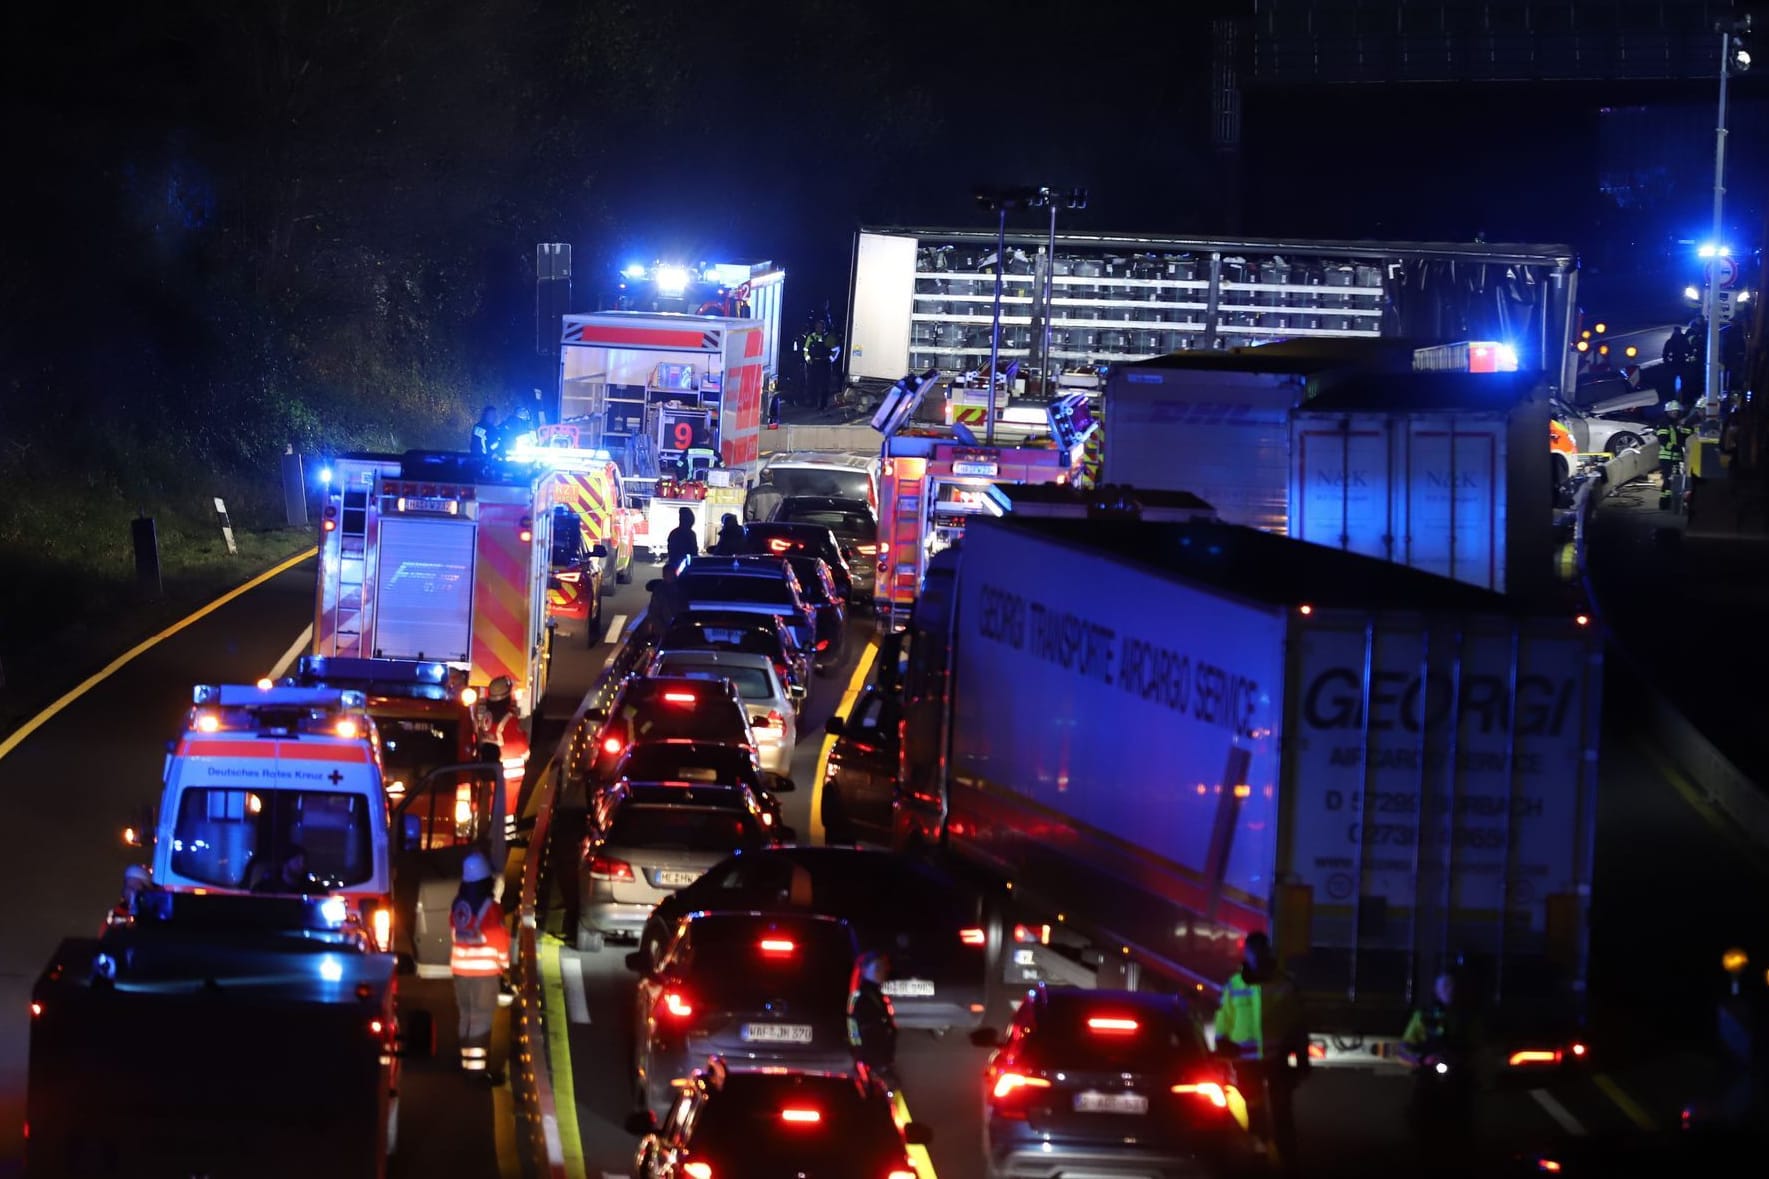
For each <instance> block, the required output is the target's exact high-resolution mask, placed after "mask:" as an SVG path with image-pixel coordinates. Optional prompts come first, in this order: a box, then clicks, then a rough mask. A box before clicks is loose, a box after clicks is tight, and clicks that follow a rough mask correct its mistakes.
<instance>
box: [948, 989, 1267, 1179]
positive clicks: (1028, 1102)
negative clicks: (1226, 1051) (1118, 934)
mask: <svg viewBox="0 0 1769 1179" xmlns="http://www.w3.org/2000/svg"><path fill="white" fill-rule="evenodd" d="M971 1039H972V1041H973V1042H975V1043H978V1044H984V1045H991V1046H994V1045H999V1046H998V1047H997V1050H996V1052H995V1053H994V1055H992V1056H991V1057H990V1058H989V1064H988V1066H987V1068H985V1070H984V1072H983V1158H984V1163H985V1166H986V1167H987V1169H988V1172H989V1174H991V1175H999V1176H1004V1177H1011V1176H1023V1177H1028V1179H1030V1177H1034V1176H1035V1177H1037V1179H1047V1177H1048V1176H1051V1175H1071V1174H1087V1175H1116V1174H1124V1175H1146V1176H1158V1177H1159V1179H1180V1177H1181V1176H1184V1177H1185V1179H1193V1177H1195V1176H1200V1175H1204V1176H1210V1175H1223V1174H1229V1173H1233V1172H1234V1170H1235V1169H1236V1168H1239V1167H1242V1166H1245V1165H1246V1164H1247V1162H1248V1161H1249V1159H1250V1158H1251V1154H1250V1151H1251V1147H1252V1140H1251V1138H1250V1137H1249V1136H1248V1134H1247V1131H1246V1127H1245V1124H1244V1119H1245V1116H1246V1109H1245V1105H1244V1103H1243V1102H1242V1101H1241V1098H1240V1094H1239V1093H1237V1092H1235V1090H1234V1087H1233V1085H1232V1083H1231V1081H1230V1080H1229V1077H1228V1074H1227V1072H1226V1071H1225V1069H1224V1066H1223V1065H1222V1063H1221V1062H1220V1061H1218V1060H1217V1059H1215V1058H1214V1057H1212V1056H1211V1055H1210V1050H1209V1048H1208V1047H1207V1045H1206V1044H1205V1042H1204V1033H1203V1030H1202V1029H1201V1028H1200V1027H1199V1026H1198V1021H1197V1018H1196V1017H1195V1016H1194V1015H1193V1013H1192V1011H1191V1008H1190V1007H1188V1006H1187V1005H1186V1002H1185V1000H1183V999H1181V998H1179V997H1178V996H1175V995H1162V994H1157V993H1155V992H1152V991H1099V990H1090V989H1082V988H1078V987H1052V986H1049V985H1047V984H1044V983H1039V984H1038V985H1037V986H1036V987H1035V988H1033V990H1032V991H1031V993H1030V994H1028V995H1027V996H1026V999H1025V1000H1024V1001H1023V1002H1022V1003H1021V1004H1020V1007H1019V1010H1018V1011H1016V1012H1015V1013H1014V1017H1013V1022H1012V1024H1011V1025H1010V1026H1009V1028H1008V1031H1007V1034H1006V1036H1005V1037H1001V1036H997V1035H996V1033H995V1029H993V1028H979V1029H977V1031H976V1032H974V1033H973V1034H972V1036H971Z"/></svg>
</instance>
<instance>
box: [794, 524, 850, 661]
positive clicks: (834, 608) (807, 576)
mask: <svg viewBox="0 0 1769 1179" xmlns="http://www.w3.org/2000/svg"><path fill="white" fill-rule="evenodd" d="M786 563H787V564H788V565H791V566H792V571H793V572H794V573H796V574H797V575H798V579H799V594H800V596H802V597H803V598H804V600H805V605H807V606H809V607H810V608H811V611H812V613H814V614H815V615H816V617H817V659H818V661H819V662H818V667H819V668H820V669H829V668H833V667H834V666H835V665H836V664H838V663H840V662H841V658H842V652H843V648H844V646H845V642H846V637H847V633H848V607H847V602H846V601H845V600H844V599H843V597H842V592H841V587H840V586H838V585H837V584H836V583H835V577H834V575H833V574H831V573H830V571H829V562H828V561H825V560H824V559H823V558H822V557H813V556H810V555H809V554H802V555H801V554H797V553H793V554H788V556H787V558H786Z"/></svg>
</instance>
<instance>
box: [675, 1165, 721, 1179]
mask: <svg viewBox="0 0 1769 1179" xmlns="http://www.w3.org/2000/svg"><path fill="white" fill-rule="evenodd" d="M682 1174H684V1175H686V1176H688V1179H713V1169H712V1167H711V1166H710V1165H708V1164H706V1163H683V1164H682Z"/></svg>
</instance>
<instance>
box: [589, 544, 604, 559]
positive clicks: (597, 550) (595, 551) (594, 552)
mask: <svg viewBox="0 0 1769 1179" xmlns="http://www.w3.org/2000/svg"><path fill="white" fill-rule="evenodd" d="M607 555H608V546H607V545H605V544H599V545H596V546H594V547H592V548H591V549H590V556H592V557H606V556H607Z"/></svg>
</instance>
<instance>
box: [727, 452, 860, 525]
mask: <svg viewBox="0 0 1769 1179" xmlns="http://www.w3.org/2000/svg"><path fill="white" fill-rule="evenodd" d="M880 465H881V464H880V461H879V458H878V456H877V455H861V454H843V453H841V452H838V451H797V452H789V453H787V454H777V455H774V456H772V457H771V458H769V459H768V461H767V462H766V463H764V464H762V469H761V471H760V473H759V474H758V476H757V479H756V484H755V486H754V487H752V488H751V489H750V493H749V496H748V497H746V498H745V500H744V503H743V518H744V519H745V520H766V519H768V518H769V514H770V513H771V512H772V510H773V505H774V504H776V503H778V502H780V499H781V498H783V497H785V496H789V495H832V496H840V497H841V498H843V499H857V500H863V501H864V502H865V503H866V504H868V505H869V506H870V507H871V508H872V510H873V511H874V512H877V511H878V472H879V467H880ZM752 500H753V501H754V505H755V507H754V510H753V511H752V510H751V501H752Z"/></svg>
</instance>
